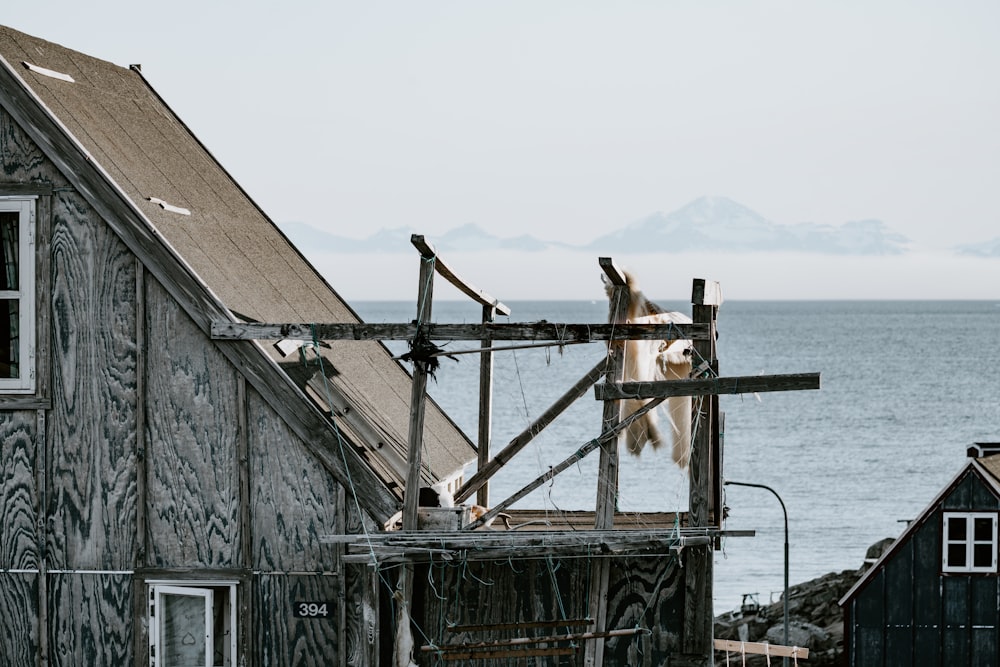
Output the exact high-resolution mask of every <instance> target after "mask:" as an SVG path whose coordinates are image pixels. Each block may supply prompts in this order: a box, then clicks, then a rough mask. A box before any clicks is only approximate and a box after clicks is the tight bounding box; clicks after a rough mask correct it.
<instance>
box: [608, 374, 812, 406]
mask: <svg viewBox="0 0 1000 667" xmlns="http://www.w3.org/2000/svg"><path fill="white" fill-rule="evenodd" d="M819 388H820V374H819V373H789V374H784V375H743V376H736V377H713V378H703V379H698V380H662V381H659V382H623V383H621V384H599V385H597V386H595V387H594V397H595V398H596V399H597V400H599V401H607V400H616V399H625V398H630V399H637V398H654V397H657V396H663V397H669V396H709V395H716V394H755V393H760V392H769V391H798V390H804V389H819Z"/></svg>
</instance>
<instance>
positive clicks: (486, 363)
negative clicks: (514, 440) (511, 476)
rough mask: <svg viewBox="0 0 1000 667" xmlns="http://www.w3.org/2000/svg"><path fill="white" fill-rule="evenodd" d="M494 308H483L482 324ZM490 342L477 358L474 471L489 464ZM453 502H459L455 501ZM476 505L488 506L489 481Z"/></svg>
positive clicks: (478, 494)
mask: <svg viewBox="0 0 1000 667" xmlns="http://www.w3.org/2000/svg"><path fill="white" fill-rule="evenodd" d="M496 313H497V309H496V306H488V305H484V306H483V324H490V323H491V322H493V320H494V319H496ZM491 345H492V341H491V340H490V339H488V338H484V339H483V342H482V343H481V344H480V348H481V349H482V352H481V355H480V357H479V428H478V433H477V437H476V463H477V465H476V470H477V471H478V470H483V469H484V468H486V466H487V464H488V463H489V462H490V444H491V441H492V439H493V438H492V433H493V351H492V350H491V349H490V346H491ZM455 502H461V501H460V500H456V501H455ZM476 504H478V505H480V506H482V507H489V506H490V487H489V480H488V479H487V480H485V481H484V482H483V484H482V485H480V486H479V488H478V489H477V490H476Z"/></svg>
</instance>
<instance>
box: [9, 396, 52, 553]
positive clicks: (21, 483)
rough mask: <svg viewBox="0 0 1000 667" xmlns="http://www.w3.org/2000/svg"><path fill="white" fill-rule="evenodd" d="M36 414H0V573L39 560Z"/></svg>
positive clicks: (40, 514) (40, 524)
mask: <svg viewBox="0 0 1000 667" xmlns="http://www.w3.org/2000/svg"><path fill="white" fill-rule="evenodd" d="M38 412H39V411H34V410H19V411H16V412H0V570H6V569H11V570H31V569H36V568H37V567H38V565H39V562H40V560H41V551H42V548H43V547H42V545H40V544H39V539H41V538H42V537H43V536H44V535H45V525H44V520H43V517H44V512H39V511H38V509H37V508H36V503H37V502H38V500H39V498H38V492H39V485H40V484H44V483H45V479H44V472H43V471H39V470H38V469H37V468H36V467H35V465H36V463H37V461H36V458H37V457H38V456H39V455H41V456H42V457H44V453H40V452H38V449H37V445H36V443H35V437H36V433H37V431H36V423H37V415H38ZM43 414H44V413H43ZM36 472H37V473H40V474H39V476H37V477H36Z"/></svg>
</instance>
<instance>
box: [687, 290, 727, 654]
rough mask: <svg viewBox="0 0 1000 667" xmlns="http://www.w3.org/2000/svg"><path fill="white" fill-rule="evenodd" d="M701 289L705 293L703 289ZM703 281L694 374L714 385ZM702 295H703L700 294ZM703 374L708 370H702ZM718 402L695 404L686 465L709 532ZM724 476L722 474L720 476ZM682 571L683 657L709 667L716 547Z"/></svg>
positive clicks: (703, 550) (697, 511)
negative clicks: (704, 336) (703, 332)
mask: <svg viewBox="0 0 1000 667" xmlns="http://www.w3.org/2000/svg"><path fill="white" fill-rule="evenodd" d="M699 284H701V287H699ZM703 288H704V281H699V280H696V281H695V283H694V288H693V292H694V295H693V297H692V301H693V303H692V306H691V316H692V319H693V320H694V321H695V322H700V323H702V324H707V325H708V326H709V327H710V328H711V331H712V335H710V336H709V338H708V340H704V341H695V342H694V360H693V361H694V364H695V370H694V371H692V372H693V373H695V374H697V373H701V372H705V373H708V374H709V375H710V378H709V379H714V378H716V377H718V375H719V364H718V358H717V355H716V339H715V334H714V332H715V324H716V318H717V316H718V306H715V305H702V303H701V302H702V300H703V299H704V297H705V295H704V289H703ZM699 292H702V293H701V294H699ZM701 369H705V370H701ZM718 410H719V399H718V396H717V395H706V396H702V397H700V398H698V399H696V400H693V401H692V411H693V415H692V424H693V433H692V436H691V459H690V461H689V463H688V475H689V484H688V523H689V525H691V526H694V527H705V528H707V527H708V526H709V525H710V522H711V512H710V508H711V503H712V501H711V495H712V487H713V484H712V458H713V454H712V448H713V443H714V442H715V440H716V437H715V436H716V434H715V432H714V431H715V428H716V427H717V425H718V419H717V416H718ZM716 474H721V471H716ZM686 554H687V557H686V559H685V561H686V562H685V567H684V624H683V629H682V634H681V652H682V653H685V654H688V655H690V656H702V657H704V658H706V659H707V660H708V662H709V664H711V658H712V629H713V621H714V619H713V615H712V576H713V575H712V570H713V564H712V555H713V554H712V546H711V545H705V546H701V545H697V546H693V547H691V548H690V549H688V550H687V551H686Z"/></svg>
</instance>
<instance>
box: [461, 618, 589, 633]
mask: <svg viewBox="0 0 1000 667" xmlns="http://www.w3.org/2000/svg"><path fill="white" fill-rule="evenodd" d="M593 624H594V619H592V618H567V619H563V620H559V619H553V620H551V621H525V622H523V623H489V624H487V625H449V626H447V627H445V632H497V631H503V630H534V629H536V628H571V627H586V626H588V625H593Z"/></svg>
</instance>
